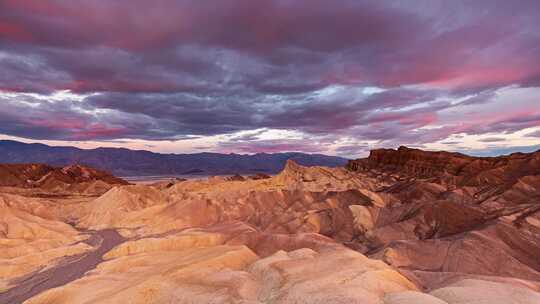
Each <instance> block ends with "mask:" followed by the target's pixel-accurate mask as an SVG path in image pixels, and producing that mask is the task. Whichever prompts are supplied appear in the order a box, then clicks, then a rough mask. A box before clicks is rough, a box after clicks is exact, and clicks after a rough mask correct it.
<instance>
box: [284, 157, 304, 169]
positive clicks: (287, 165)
mask: <svg viewBox="0 0 540 304" xmlns="http://www.w3.org/2000/svg"><path fill="white" fill-rule="evenodd" d="M302 168H303V166H300V165H299V164H298V163H296V162H295V161H294V160H292V159H288V160H287V162H286V163H285V168H284V169H283V171H298V170H301V169H302Z"/></svg>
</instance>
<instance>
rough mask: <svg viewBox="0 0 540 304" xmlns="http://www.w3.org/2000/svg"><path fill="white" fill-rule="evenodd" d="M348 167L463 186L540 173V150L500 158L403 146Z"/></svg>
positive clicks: (351, 163) (507, 181)
mask: <svg viewBox="0 0 540 304" xmlns="http://www.w3.org/2000/svg"><path fill="white" fill-rule="evenodd" d="M347 168H348V169H349V170H351V171H357V172H386V173H393V174H397V175H399V176H400V177H402V178H414V179H422V178H424V179H425V178H435V179H436V181H437V182H440V183H447V184H448V183H451V184H456V185H461V186H465V185H469V186H480V185H481V184H482V183H486V182H488V183H505V184H509V183H514V182H516V181H517V179H519V178H520V177H522V176H527V175H534V174H537V173H538V172H540V151H539V152H536V153H528V154H525V153H514V154H512V155H508V156H500V157H472V156H467V155H464V154H460V153H451V152H444V151H440V152H431V151H422V150H418V149H411V148H407V147H403V146H402V147H399V148H398V149H397V150H393V149H377V150H373V151H371V153H370V155H369V157H368V158H364V159H358V160H351V161H349V162H348V164H347ZM535 172H536V173H535Z"/></svg>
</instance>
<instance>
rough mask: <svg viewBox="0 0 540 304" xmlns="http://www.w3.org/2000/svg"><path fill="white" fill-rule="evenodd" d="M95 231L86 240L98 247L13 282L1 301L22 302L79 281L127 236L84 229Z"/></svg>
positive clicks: (13, 303) (0, 303) (2, 294)
mask: <svg viewBox="0 0 540 304" xmlns="http://www.w3.org/2000/svg"><path fill="white" fill-rule="evenodd" d="M82 232H85V233H90V234H92V235H91V236H90V238H89V239H87V240H86V241H84V242H85V243H87V244H89V245H91V246H98V248H97V249H95V250H93V251H90V252H86V253H83V254H80V255H76V256H70V257H66V258H65V259H64V260H62V261H61V262H60V263H59V264H58V265H56V266H54V267H52V268H50V269H47V270H44V271H41V272H37V273H33V274H30V275H27V276H25V277H22V278H19V279H16V280H14V281H13V285H15V287H13V288H11V289H9V290H7V291H5V292H3V293H0V304H16V303H22V302H24V301H26V300H27V299H30V298H31V297H33V296H35V295H37V294H39V293H42V292H44V291H46V290H48V289H51V288H55V287H59V286H63V285H66V284H67V283H69V282H71V281H74V280H77V279H79V278H81V277H83V276H84V274H85V273H86V272H87V271H89V270H92V269H94V268H96V266H97V265H98V264H99V263H101V262H103V255H104V254H105V253H107V252H108V251H109V250H111V249H112V248H113V247H115V246H117V245H119V244H121V243H122V242H124V241H125V239H124V238H123V237H122V236H121V235H120V234H119V233H118V232H117V231H116V230H113V229H107V230H100V231H82Z"/></svg>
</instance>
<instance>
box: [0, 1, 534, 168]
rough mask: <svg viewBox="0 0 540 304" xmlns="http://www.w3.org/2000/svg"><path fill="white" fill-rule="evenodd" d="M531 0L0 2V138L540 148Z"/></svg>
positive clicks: (339, 147)
mask: <svg viewBox="0 0 540 304" xmlns="http://www.w3.org/2000/svg"><path fill="white" fill-rule="evenodd" d="M539 59H540V1H537V0H531V1H528V0H521V1H507V0H475V1H465V0H464V1H459V0H456V1H444V0H410V1H363V0H332V1H329V0H272V1H271V0H257V1H254V0H220V1H200V0H178V1H173V0H154V1H146V0H129V1H127V0H126V1H121V0H118V1H106V0H83V1H72V0H50V1H43V0H0V139H13V140H20V141H25V142H41V143H46V144H51V145H69V146H78V147H82V148H94V147H99V146H105V147H125V148H131V149H144V150H150V151H154V152H164V153H195V152H203V151H212V152H222V153H259V152H268V153H271V152H285V151H300V152H308V153H324V154H329V155H339V156H344V157H349V158H355V157H362V156H365V155H366V154H367V153H368V151H369V150H370V149H374V148H382V147H385V148H389V147H394V148H395V147H398V146H400V145H407V146H411V147H417V148H423V149H428V150H449V151H460V152H465V153H468V154H473V155H498V154H505V153H510V152H513V151H534V150H538V149H540V61H539Z"/></svg>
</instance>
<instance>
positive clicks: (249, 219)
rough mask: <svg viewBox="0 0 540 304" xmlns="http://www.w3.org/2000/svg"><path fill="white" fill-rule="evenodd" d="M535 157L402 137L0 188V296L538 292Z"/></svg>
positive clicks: (539, 176)
mask: <svg viewBox="0 0 540 304" xmlns="http://www.w3.org/2000/svg"><path fill="white" fill-rule="evenodd" d="M539 159H540V152H537V153H531V154H513V155H510V156H504V157H499V158H474V157H470V156H465V155H461V154H455V153H447V152H426V151H421V150H414V149H408V148H405V147H401V148H399V149H398V150H376V151H373V152H372V153H371V155H370V157H368V158H367V159H362V160H356V161H351V162H350V163H349V165H348V167H347V168H325V167H303V166H300V165H298V164H296V163H294V162H292V161H289V162H287V164H286V166H285V168H284V170H283V171H282V172H281V173H279V174H277V175H275V176H265V177H264V178H238V177H237V176H235V177H233V178H222V177H215V178H208V179H199V180H182V181H169V182H167V183H166V184H155V185H122V183H118V184H117V185H116V186H114V187H113V188H111V189H110V190H108V191H107V193H105V194H103V195H101V196H99V197H91V196H76V197H41V196H40V197H29V195H28V193H25V196H21V195H19V194H17V193H15V194H14V193H11V194H0V212H1V213H0V246H1V248H0V249H1V251H0V252H1V253H0V254H2V256H1V257H0V263H3V264H0V265H4V266H3V267H0V269H2V271H1V272H0V275H1V277H0V303H10V302H9V301H13V300H14V299H15V300H17V301H20V302H22V301H26V302H25V303H118V302H122V301H126V300H127V299H129V301H130V303H253V304H254V303H364V304H366V303H367V304H370V303H373V304H413V303H414V304H423V303H425V304H476V303H494V304H497V303H501V304H502V303H504V304H507V303H515V304H523V303H526V304H536V303H540V302H539V301H540V260H539V259H538V257H539V256H540V205H539V203H538V198H540V162H539ZM21 168H23V167H21ZM44 171H45V169H43V168H40V167H36V168H35V169H32V170H29V171H28V173H25V174H27V175H28V176H31V177H32V178H31V180H40V179H41V178H42V177H43V176H45V175H46V174H47V173H46V172H45V173H44ZM60 171H61V172H64V174H65V175H68V176H71V175H70V173H69V172H75V173H73V174H74V175H75V176H83V177H84V176H93V175H92V174H87V173H84V171H82V172H81V170H79V169H76V168H73V169H66V170H60ZM35 172H37V173H35ZM55 172H57V171H55ZM57 173H59V172H57ZM57 173H54V174H57ZM15 176H18V175H15ZM39 176H41V177H39ZM51 176H53V175H51ZM54 176H55V175H54ZM74 180H80V179H77V178H74ZM83 182H84V181H83ZM103 182H106V181H105V180H103ZM74 184H77V182H75V183H74ZM107 184H108V183H107ZM23 187H28V185H27V184H23ZM63 189H64V191H69V189H70V188H69V187H67V188H63ZM81 261H82V262H81ZM65 273H69V276H68V277H69V279H64V280H62V279H59V278H58V277H59V274H65ZM45 278H46V279H47V280H46V282H48V283H46V284H48V285H47V286H45V287H43V284H41V285H40V284H39V282H40V280H45ZM34 283H35V286H34V285H33V284H34ZM40 286H41V287H40ZM54 287H56V288H54ZM28 290H33V291H32V292H31V293H30V294H28V295H25V292H27V291H28Z"/></svg>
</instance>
